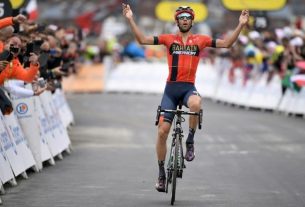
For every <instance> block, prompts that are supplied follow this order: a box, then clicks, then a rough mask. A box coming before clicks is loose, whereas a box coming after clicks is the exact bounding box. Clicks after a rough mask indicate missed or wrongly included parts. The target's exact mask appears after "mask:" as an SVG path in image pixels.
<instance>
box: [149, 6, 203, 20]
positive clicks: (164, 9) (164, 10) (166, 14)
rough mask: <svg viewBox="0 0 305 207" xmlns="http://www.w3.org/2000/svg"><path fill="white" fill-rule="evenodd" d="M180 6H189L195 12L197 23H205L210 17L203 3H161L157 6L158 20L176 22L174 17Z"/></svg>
mask: <svg viewBox="0 0 305 207" xmlns="http://www.w3.org/2000/svg"><path fill="white" fill-rule="evenodd" d="M179 6H189V7H191V8H192V9H193V10H194V13H195V20H194V21H195V22H201V21H204V20H205V19H206V18H207V16H208V9H207V7H206V6H205V5H204V4H203V3H199V2H189V1H179V2H174V1H161V2H160V3H158V4H157V6H156V9H155V13H156V16H157V18H158V19H160V20H162V21H166V22H174V21H175V19H174V15H175V12H176V9H177V8H178V7H179Z"/></svg>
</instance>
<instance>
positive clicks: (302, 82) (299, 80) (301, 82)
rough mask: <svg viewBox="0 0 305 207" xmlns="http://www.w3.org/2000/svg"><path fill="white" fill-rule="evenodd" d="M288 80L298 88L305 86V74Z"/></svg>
mask: <svg viewBox="0 0 305 207" xmlns="http://www.w3.org/2000/svg"><path fill="white" fill-rule="evenodd" d="M290 80H291V82H293V83H296V84H297V85H298V86H299V87H302V86H305V74H300V75H293V76H291V78H290Z"/></svg>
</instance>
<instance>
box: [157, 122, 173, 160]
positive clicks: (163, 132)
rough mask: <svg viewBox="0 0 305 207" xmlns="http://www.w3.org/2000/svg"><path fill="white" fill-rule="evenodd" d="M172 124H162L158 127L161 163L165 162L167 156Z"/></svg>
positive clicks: (158, 148)
mask: <svg viewBox="0 0 305 207" xmlns="http://www.w3.org/2000/svg"><path fill="white" fill-rule="evenodd" d="M170 128H171V124H170V123H168V122H163V121H162V122H160V124H159V127H158V138H157V144H156V151H157V157H158V160H159V161H164V160H165V156H166V140H167V137H168V134H169V130H170Z"/></svg>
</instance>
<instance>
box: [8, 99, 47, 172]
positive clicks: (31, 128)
mask: <svg viewBox="0 0 305 207" xmlns="http://www.w3.org/2000/svg"><path fill="white" fill-rule="evenodd" d="M12 103H13V106H14V110H15V111H16V114H17V117H18V121H19V123H20V126H21V128H22V131H23V133H24V135H25V138H26V139H27V141H28V143H29V146H30V149H31V151H32V153H33V156H34V159H35V161H36V166H37V167H38V169H42V159H41V154H42V153H41V146H40V145H41V143H40V131H39V124H38V115H37V111H36V110H35V108H34V98H33V97H29V98H20V99H14V100H12Z"/></svg>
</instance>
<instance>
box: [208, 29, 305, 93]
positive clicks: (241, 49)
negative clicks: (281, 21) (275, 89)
mask: <svg viewBox="0 0 305 207" xmlns="http://www.w3.org/2000/svg"><path fill="white" fill-rule="evenodd" d="M304 43H305V35H304V31H303V30H302V28H293V27H288V26H287V27H284V28H277V29H275V30H270V31H269V30H266V31H260V32H258V31H255V30H251V31H245V32H244V34H242V35H240V37H239V39H238V41H237V42H236V44H235V45H234V46H233V47H232V48H231V49H230V50H218V51H217V50H216V51H213V52H212V54H214V53H216V54H215V55H216V56H218V57H220V58H223V59H227V61H229V63H230V67H229V76H228V79H229V81H230V82H231V83H234V81H235V74H236V70H240V71H241V72H242V74H243V84H244V85H246V84H247V81H248V80H249V79H252V80H253V79H254V80H255V79H258V78H260V77H261V75H262V74H264V73H267V74H268V79H267V83H268V82H269V81H270V80H272V78H273V77H274V75H279V76H280V78H281V80H282V89H283V93H284V92H285V90H286V89H287V88H293V89H294V90H295V91H299V90H300V87H301V85H298V84H297V83H296V82H293V81H291V77H292V76H294V75H298V74H304V73H305V67H304V63H305V62H304V61H305V44H304ZM215 55H212V57H213V56H214V57H215ZM220 67H224V66H223V65H222V66H220Z"/></svg>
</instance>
